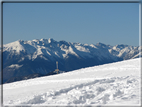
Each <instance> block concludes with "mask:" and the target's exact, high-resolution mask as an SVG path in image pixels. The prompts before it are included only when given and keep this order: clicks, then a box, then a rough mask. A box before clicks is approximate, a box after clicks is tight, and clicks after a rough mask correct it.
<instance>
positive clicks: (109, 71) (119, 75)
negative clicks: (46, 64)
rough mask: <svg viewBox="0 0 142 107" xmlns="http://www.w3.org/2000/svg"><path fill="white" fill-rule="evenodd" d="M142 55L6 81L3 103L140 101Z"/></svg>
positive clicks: (50, 104) (40, 103) (98, 104)
mask: <svg viewBox="0 0 142 107" xmlns="http://www.w3.org/2000/svg"><path fill="white" fill-rule="evenodd" d="M140 61H141V58H137V59H132V60H125V61H121V62H116V63H111V64H105V65H100V66H94V67H88V68H82V69H79V70H75V71H72V72H68V73H63V74H59V75H54V76H47V77H40V78H35V79H29V80H24V81H20V82H14V83H8V84H4V85H3V87H4V89H3V94H4V96H3V97H4V98H3V100H4V105H7V106H8V105H19V106H21V105H24V106H26V105H28V106H35V105H36V106H47V105H48V106H52V105H58V106H59V105H60V106H62V105H64V106H72V105H74V106H77V105H79V106H90V105H91V106H93V105H97V106H101V105H117V106H118V105H131V106H132V105H134V106H135V105H136V106H139V105H140V104H141V75H140V74H141V73H140V71H141V70H140V65H141V64H140Z"/></svg>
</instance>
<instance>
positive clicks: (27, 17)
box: [3, 3, 139, 46]
mask: <svg viewBox="0 0 142 107" xmlns="http://www.w3.org/2000/svg"><path fill="white" fill-rule="evenodd" d="M41 38H45V39H48V38H53V39H54V40H57V41H60V40H65V41H67V42H80V43H88V44H92V43H93V44H96V43H98V42H102V43H105V44H109V45H117V44H127V45H132V46H138V45H139V3H4V4H3V43H4V44H6V43H10V42H13V41H16V40H19V39H20V40H33V39H41Z"/></svg>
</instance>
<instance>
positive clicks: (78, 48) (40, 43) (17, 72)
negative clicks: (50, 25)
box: [3, 38, 142, 83]
mask: <svg viewBox="0 0 142 107" xmlns="http://www.w3.org/2000/svg"><path fill="white" fill-rule="evenodd" d="M141 50H142V46H138V47H136V46H128V45H123V44H122V45H116V46H110V45H105V44H103V43H97V44H96V45H95V44H91V45H88V44H81V43H71V42H66V41H55V40H54V39H51V38H49V39H40V40H38V39H35V40H32V41H23V40H18V41H15V42H12V43H9V44H5V45H3V82H4V83H5V82H13V81H17V80H21V79H26V78H28V77H29V76H30V77H31V78H32V77H36V76H35V75H37V76H43V75H51V74H53V71H54V70H55V69H56V61H58V62H59V69H60V70H61V71H71V70H76V69H80V68H85V67H90V66H94V65H101V64H105V63H112V62H117V61H122V60H127V59H133V58H137V57H139V56H140V55H141Z"/></svg>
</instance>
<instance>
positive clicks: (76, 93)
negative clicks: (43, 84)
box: [20, 76, 140, 105]
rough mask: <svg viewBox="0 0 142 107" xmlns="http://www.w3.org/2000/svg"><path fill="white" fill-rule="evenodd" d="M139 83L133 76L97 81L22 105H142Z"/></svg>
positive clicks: (47, 94)
mask: <svg viewBox="0 0 142 107" xmlns="http://www.w3.org/2000/svg"><path fill="white" fill-rule="evenodd" d="M139 83H140V81H138V78H137V77H133V76H126V77H113V78H107V79H95V80H94V81H92V82H88V83H83V84H79V85H75V86H70V87H68V88H63V89H60V90H55V91H53V90H52V91H49V92H46V93H42V94H39V95H34V96H33V98H31V99H28V100H27V101H24V102H21V103H20V104H26V105H27V104H29V105H31V104H32V105H35V104H36V105H37V104H39V105H47V104H52V105H72V104H73V105H76V104H77V105H78V104H79V105H93V104H95V105H96V104H99V105H101V104H107V103H111V102H113V103H114V102H119V101H123V102H124V101H125V104H128V102H130V101H133V104H140V100H139V99H140V93H139V92H140V88H138V87H139V85H140V84H139ZM120 104H121V103H120Z"/></svg>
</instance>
